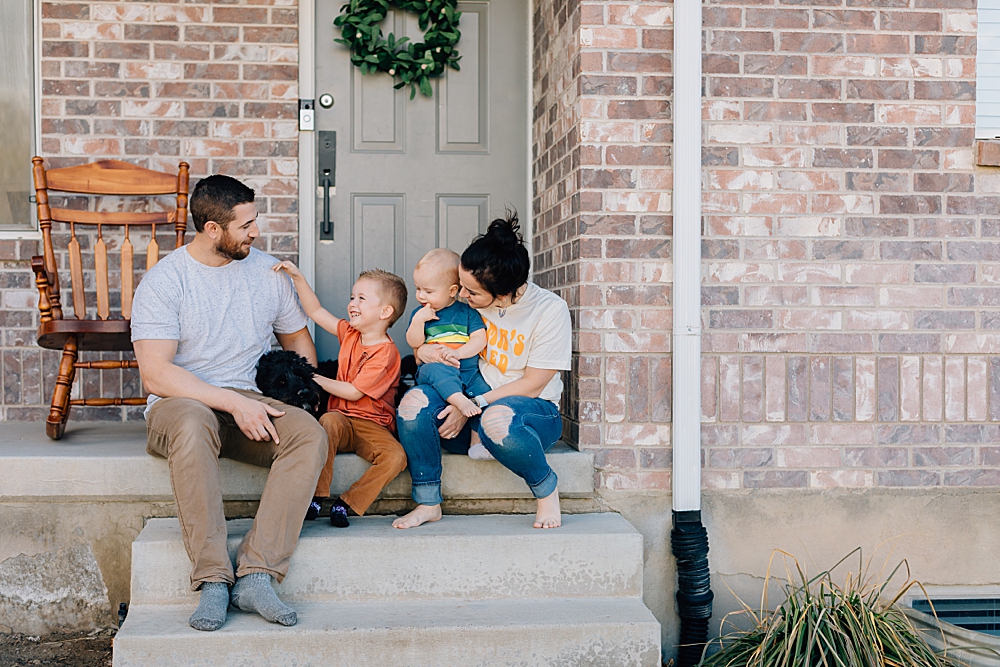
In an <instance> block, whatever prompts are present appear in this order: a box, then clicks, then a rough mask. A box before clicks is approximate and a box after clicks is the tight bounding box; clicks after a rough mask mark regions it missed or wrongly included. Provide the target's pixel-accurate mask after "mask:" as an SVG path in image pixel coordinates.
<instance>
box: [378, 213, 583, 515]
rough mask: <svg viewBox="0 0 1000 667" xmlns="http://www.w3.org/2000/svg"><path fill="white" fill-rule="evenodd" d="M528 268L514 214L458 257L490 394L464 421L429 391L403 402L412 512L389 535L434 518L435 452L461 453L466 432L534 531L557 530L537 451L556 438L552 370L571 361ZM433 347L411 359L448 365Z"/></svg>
mask: <svg viewBox="0 0 1000 667" xmlns="http://www.w3.org/2000/svg"><path fill="white" fill-rule="evenodd" d="M529 268H530V260H529V258H528V250H527V248H525V247H524V241H523V239H522V238H521V235H520V233H519V225H518V222H517V215H516V214H514V213H509V214H508V216H507V218H506V219H497V220H494V221H493V222H492V223H491V224H490V227H489V230H488V231H487V232H486V234H484V235H482V236H480V237H478V238H477V239H476V240H475V241H473V242H472V244H471V245H470V246H469V247H468V248H466V250H465V252H464V253H462V264H461V266H460V267H459V270H458V275H459V281H460V282H461V284H462V290H461V292H460V295H461V296H462V298H464V299H465V300H466V301H467V302H468V304H469V305H470V306H472V307H473V308H475V309H476V310H478V311H479V314H480V315H482V316H483V321H484V322H485V324H486V328H487V334H488V339H487V345H486V349H485V350H484V351H483V353H482V356H481V357H480V360H479V370H480V371H481V372H482V374H483V377H484V378H485V380H486V382H487V384H489V386H490V387H491V390H490V391H488V392H486V393H485V394H482V395H481V396H476V397H473V398H474V400H475V401H476V402H477V403H478V404H479V406H480V407H481V408H483V412H482V414H481V415H480V417H478V418H473V419H472V420H471V421H469V420H468V419H467V418H466V417H464V416H463V415H462V413H461V412H459V411H458V410H457V409H456V408H454V407H453V406H450V405H448V404H447V403H446V402H445V401H444V400H442V399H441V398H440V397H439V396H437V393H436V392H425V391H424V390H423V389H421V388H420V387H419V386H417V387H414V388H413V389H411V390H410V391H408V392H407V393H406V396H404V397H403V400H402V401H401V402H400V404H399V410H398V416H399V419H398V420H397V421H396V424H397V427H398V429H399V440H400V442H401V443H402V444H403V449H405V450H406V456H407V459H408V467H409V469H410V476H411V477H412V478H413V499H414V500H415V501H416V502H417V503H418V505H417V507H416V509H414V510H413V511H412V512H410V513H409V514H407V515H406V516H403V517H400V518H399V519H396V521H394V522H393V524H392V525H393V526H395V527H396V528H413V527H415V526H419V525H420V524H422V523H426V522H428V521H437V520H438V519H440V518H441V448H442V447H444V448H445V449H447V450H448V451H449V452H454V453H457V454H465V453H466V452H468V450H469V440H470V436H471V431H472V428H473V427H475V428H476V429H477V432H478V434H479V438H480V441H481V442H482V444H483V446H484V447H485V448H486V450H487V451H488V452H489V453H490V454H491V455H492V456H493V457H494V458H496V460H497V461H499V462H500V463H502V464H503V465H504V466H505V467H507V468H508V469H510V470H511V471H512V472H513V473H514V474H516V475H517V476H519V477H521V478H522V479H523V480H524V481H525V482H526V483H527V484H528V487H529V488H530V489H531V492H532V494H533V495H534V496H535V498H536V499H537V500H538V511H537V513H536V514H535V528H558V527H559V526H560V525H561V524H562V516H561V514H560V511H559V491H558V489H557V488H556V486H557V482H558V480H557V478H556V474H555V472H554V471H553V470H552V468H551V467H549V464H548V462H547V461H546V460H545V452H546V451H547V450H548V449H549V448H550V447H552V445H553V444H555V442H556V441H557V440H558V439H559V436H560V435H561V434H562V418H561V417H560V416H559V397H560V396H561V395H562V390H563V385H562V378H561V377H560V374H559V372H560V371H567V370H569V369H570V360H571V357H572V333H571V326H570V318H569V308H567V307H566V302H565V301H563V300H562V299H561V298H559V297H558V296H556V295H555V294H553V293H552V292H549V291H548V290H545V289H542V288H541V287H538V286H537V285H535V284H534V283H529V282H528V269H529ZM442 349H443V348H442V346H440V345H423V346H421V347H419V348H417V358H418V359H419V361H420V362H421V363H432V362H438V363H447V361H446V357H445V356H443V355H442V354H441V352H442Z"/></svg>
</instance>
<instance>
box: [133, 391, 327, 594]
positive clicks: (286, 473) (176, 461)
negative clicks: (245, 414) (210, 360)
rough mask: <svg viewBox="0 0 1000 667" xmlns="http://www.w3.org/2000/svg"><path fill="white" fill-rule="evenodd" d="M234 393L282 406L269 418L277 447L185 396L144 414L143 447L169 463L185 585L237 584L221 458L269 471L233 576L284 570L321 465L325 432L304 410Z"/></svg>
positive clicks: (281, 575)
mask: <svg viewBox="0 0 1000 667" xmlns="http://www.w3.org/2000/svg"><path fill="white" fill-rule="evenodd" d="M237 391H238V393H240V394H242V395H243V396H246V397H248V398H253V399H255V400H258V401H262V402H264V403H267V404H268V405H272V406H274V407H276V408H277V409H279V410H282V411H284V413H285V414H284V416H282V417H272V418H271V420H272V421H273V423H274V427H275V429H276V430H277V432H278V437H279V439H280V441H281V444H280V445H276V444H274V441H270V440H268V441H260V442H258V441H255V440H250V439H249V438H248V437H246V436H245V435H244V434H243V432H242V431H240V429H239V427H238V426H236V422H235V420H234V419H233V416H232V415H231V414H229V413H226V412H218V411H216V410H212V409H211V408H209V407H208V406H207V405H205V404H204V403H201V402H199V401H195V400H193V399H190V398H162V399H160V400H158V401H157V402H156V403H154V404H153V406H152V407H151V408H150V409H149V413H148V415H147V417H146V432H147V437H148V445H147V447H146V451H148V452H149V453H150V454H155V455H160V456H163V457H166V459H167V463H168V465H169V467H170V483H171V484H172V485H173V489H174V498H175V499H176V501H177V518H178V519H179V520H180V524H181V533H182V534H183V536H184V548H185V549H187V553H188V558H190V559H191V564H192V569H191V589H192V590H197V589H198V588H199V587H200V586H201V585H202V584H203V583H205V582H207V581H225V582H227V583H230V584H232V583H234V582H235V581H236V579H235V577H234V575H233V565H232V563H231V562H230V560H229V552H228V550H227V549H226V515H225V512H224V510H223V505H222V485H221V482H220V479H219V458H220V457H224V458H228V459H235V460H237V461H243V462H245V463H249V464H251V465H255V466H261V467H264V468H270V469H271V471H270V472H269V473H268V476H267V483H266V484H265V485H264V493H263V494H262V495H261V497H260V506H259V508H258V509H257V517H256V518H255V519H254V522H253V527H251V529H250V532H249V533H247V534H246V537H245V538H243V543H242V544H240V548H239V551H238V552H237V556H236V573H235V576H236V577H242V576H244V575H246V574H250V573H252V572H266V573H267V574H270V575H271V576H273V577H274V578H275V579H277V580H278V581H281V580H282V579H284V578H285V574H286V573H287V572H288V561H289V559H290V558H291V557H292V552H293V551H295V545H296V543H297V542H298V540H299V531H300V530H301V529H302V519H303V518H304V517H305V514H306V508H308V507H309V500H310V496H309V493H310V491H311V490H312V488H313V485H314V484H315V483H316V478H317V477H318V476H319V473H320V471H321V470H322V469H323V464H324V463H325V462H326V453H327V446H326V433H324V432H323V429H322V428H320V426H319V424H317V423H316V420H315V419H313V418H312V416H311V415H310V414H309V413H308V412H306V411H304V410H300V409H299V408H294V407H291V406H289V405H285V404H284V403H280V402H279V401H275V400H273V399H270V398H266V397H264V396H261V395H260V394H257V393H254V392H250V391H240V390H237Z"/></svg>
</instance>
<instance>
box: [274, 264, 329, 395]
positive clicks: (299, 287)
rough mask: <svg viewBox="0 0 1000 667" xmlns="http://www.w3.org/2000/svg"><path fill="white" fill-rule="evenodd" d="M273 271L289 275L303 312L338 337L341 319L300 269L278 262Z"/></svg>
mask: <svg viewBox="0 0 1000 667" xmlns="http://www.w3.org/2000/svg"><path fill="white" fill-rule="evenodd" d="M272 270H273V271H276V272H277V271H284V272H285V273H286V274H288V276H289V277H290V278H291V279H292V283H293V284H294V285H295V291H296V292H298V293H299V302H300V303H302V310H304V311H305V312H306V315H307V316H308V317H309V318H310V319H311V320H312V321H313V322H315V323H316V324H318V325H320V326H321V327H323V328H324V329H326V330H327V331H329V332H330V333H332V334H333V335H334V336H336V335H337V326H338V325H339V324H340V319H341V318H339V317H337V316H336V315H334V314H333V313H331V312H330V311H329V310H327V309H326V308H324V307H323V304H321V303H320V302H319V297H318V296H316V292H314V291H313V289H312V287H310V286H309V283H307V282H306V277H305V276H304V275H302V272H301V271H299V267H297V266H295V265H294V264H292V263H291V262H287V261H286V262H278V263H277V264H275V265H274V266H273V267H272ZM327 391H329V390H327ZM331 393H333V392H331Z"/></svg>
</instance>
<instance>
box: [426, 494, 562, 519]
mask: <svg viewBox="0 0 1000 667" xmlns="http://www.w3.org/2000/svg"><path fill="white" fill-rule="evenodd" d="M414 511H416V510H414ZM561 525H562V513H561V512H560V511H559V489H556V490H555V491H553V492H552V493H550V494H549V495H547V496H545V497H544V498H539V499H538V511H537V512H535V528H558V527H559V526H561Z"/></svg>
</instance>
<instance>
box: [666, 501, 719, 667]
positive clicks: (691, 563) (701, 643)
mask: <svg viewBox="0 0 1000 667" xmlns="http://www.w3.org/2000/svg"><path fill="white" fill-rule="evenodd" d="M673 515H674V517H673V524H674V527H673V530H671V531H670V547H671V550H672V551H673V553H674V558H676V559H677V615H678V616H680V618H681V638H680V646H679V647H678V652H677V667H693V666H694V665H697V664H698V663H699V662H701V654H702V651H703V650H704V648H705V643H706V642H707V641H708V624H709V621H710V620H711V619H712V600H713V598H714V597H715V595H714V594H713V593H712V588H711V583H712V582H711V576H710V574H709V571H708V531H707V530H705V527H704V526H703V525H701V511H699V510H695V511H686V512H676V511H675V512H674V513H673Z"/></svg>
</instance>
